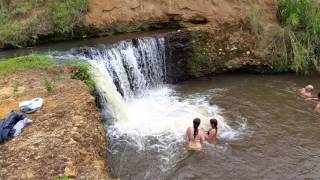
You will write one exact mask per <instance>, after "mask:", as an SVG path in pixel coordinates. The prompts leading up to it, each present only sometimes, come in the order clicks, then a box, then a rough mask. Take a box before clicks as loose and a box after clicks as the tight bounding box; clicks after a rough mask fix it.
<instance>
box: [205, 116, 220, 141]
mask: <svg viewBox="0 0 320 180" xmlns="http://www.w3.org/2000/svg"><path fill="white" fill-rule="evenodd" d="M210 124H211V129H210V130H209V131H208V135H207V136H206V140H207V141H208V143H210V144H214V143H215V142H216V138H217V133H218V121H217V120H216V119H210Z"/></svg>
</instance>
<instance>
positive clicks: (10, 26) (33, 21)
mask: <svg viewBox="0 0 320 180" xmlns="http://www.w3.org/2000/svg"><path fill="white" fill-rule="evenodd" d="M88 5H89V0H72V1H71V0H28V1H10V0H1V1H0V24H1V26H0V44H6V45H11V46H14V47H21V46H26V45H29V44H35V43H36V40H37V39H38V37H37V35H38V34H39V33H41V30H42V29H46V31H47V32H52V33H60V34H71V35H73V30H74V29H75V27H76V26H79V25H81V22H82V20H83V17H84V14H85V12H86V11H87V8H88Z"/></svg>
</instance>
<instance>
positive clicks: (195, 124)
mask: <svg viewBox="0 0 320 180" xmlns="http://www.w3.org/2000/svg"><path fill="white" fill-rule="evenodd" d="M200 122H201V121H200V119H199V118H195V119H194V120H193V137H194V138H196V136H197V135H198V127H199V125H200Z"/></svg>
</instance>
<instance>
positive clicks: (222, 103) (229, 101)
mask: <svg viewBox="0 0 320 180" xmlns="http://www.w3.org/2000/svg"><path fill="white" fill-rule="evenodd" d="M306 84H313V85H315V89H316V91H320V83H319V76H311V77H310V76H296V75H292V74H291V75H267V76H264V75H243V74H242V75H239V74H235V75H221V76H216V77H213V78H211V79H203V80H195V81H189V82H184V83H181V84H179V85H177V87H176V90H177V91H178V92H180V93H181V94H184V95H188V94H194V93H202V92H207V90H208V89H220V91H216V93H213V94H212V99H211V101H212V102H213V103H214V104H216V105H217V106H219V107H220V108H222V109H223V113H222V114H223V116H224V117H225V118H226V119H227V121H228V123H229V124H230V125H232V124H233V123H234V122H233V121H234V119H236V117H239V116H241V117H245V118H246V119H247V129H246V131H245V133H244V134H243V135H241V138H239V139H238V140H232V141H228V140H222V141H218V143H217V144H216V145H215V146H214V147H211V146H210V147H207V150H206V152H205V153H204V154H197V153H194V154H189V155H188V156H186V157H185V158H183V159H182V160H180V161H179V162H177V163H176V165H175V167H174V168H173V169H172V170H171V172H168V174H169V175H168V177H166V178H165V179H167V178H168V179H208V180H209V179H320V130H319V129H320V116H319V115H318V114H316V113H315V112H313V108H314V106H315V103H313V102H307V101H304V99H303V98H301V97H298V96H297V95H296V91H297V89H298V88H300V87H303V86H305V85H306Z"/></svg>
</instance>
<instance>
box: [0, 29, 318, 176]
mask: <svg viewBox="0 0 320 180" xmlns="http://www.w3.org/2000/svg"><path fill="white" fill-rule="evenodd" d="M139 36H141V35H139ZM126 38H132V36H131V35H130V36H116V37H111V38H98V39H89V40H86V41H83V40H82V41H71V42H62V43H55V44H48V45H42V46H38V47H36V48H26V49H20V50H7V51H0V59H1V58H5V57H13V56H18V55H24V54H29V53H30V52H44V53H47V52H48V51H50V50H68V49H70V48H72V47H80V46H88V45H89V46H90V45H96V44H101V43H103V44H108V43H113V42H116V41H119V40H122V39H126ZM319 79H320V77H319V76H297V75H293V74H289V75H245V74H230V75H219V76H215V77H213V78H210V79H200V80H193V81H187V82H183V83H180V84H177V85H175V86H173V88H174V90H175V91H176V93H177V94H178V95H179V96H180V97H181V98H183V97H186V96H192V95H194V94H198V95H200V96H201V95H203V96H206V97H210V98H207V99H206V100H207V101H211V102H212V103H213V104H215V105H217V106H218V107H219V108H220V109H222V113H221V115H222V116H223V117H224V118H225V119H226V121H227V123H228V124H229V125H230V126H231V127H234V128H235V129H236V128H238V127H239V117H241V118H244V119H246V128H245V130H244V131H243V132H242V133H241V135H239V137H238V138H236V139H233V140H228V139H218V142H217V144H216V145H214V146H208V145H207V146H206V151H205V153H201V154H198V153H189V152H187V151H186V150H185V148H184V147H183V146H184V144H179V143H178V144H175V145H176V146H177V147H175V148H174V151H173V152H170V153H173V154H172V157H173V158H172V159H170V161H171V164H170V168H168V169H167V170H166V171H164V172H163V171H161V170H159V166H157V165H159V159H157V158H158V156H157V153H158V152H155V151H150V152H146V151H144V152H134V151H135V150H134V149H127V151H130V150H131V152H130V153H127V154H124V156H126V157H123V156H121V157H119V156H115V157H112V158H114V159H115V160H113V159H112V158H111V160H110V158H109V160H108V161H109V163H110V167H111V169H113V170H114V171H115V172H113V173H114V174H116V175H119V176H120V177H121V179H205V180H206V179H208V180H211V179H226V180H227V179H228V180H229V179H244V180H247V179H320V130H319V129H320V116H319V115H318V114H316V113H314V111H313V108H314V106H315V103H314V102H308V101H304V99H303V98H301V97H298V96H297V95H296V91H297V89H298V88H301V87H303V86H305V85H306V84H313V85H314V86H315V87H316V91H320V83H319ZM212 90H213V91H212ZM315 93H316V92H315ZM149 141H150V143H151V144H156V143H157V141H158V139H155V138H154V137H152V138H150V139H149ZM111 153H113V152H111ZM109 155H110V152H109ZM175 155H177V156H178V158H176V156H175ZM111 156H112V155H111ZM130 156H131V157H130ZM169 157H170V156H169ZM123 158H125V159H126V160H125V162H121V163H122V164H121V163H120V164H119V159H123ZM119 167H120V168H121V172H120V173H119V171H118V170H117V168H119ZM150 169H153V170H150ZM146 172H147V173H146Z"/></svg>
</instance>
